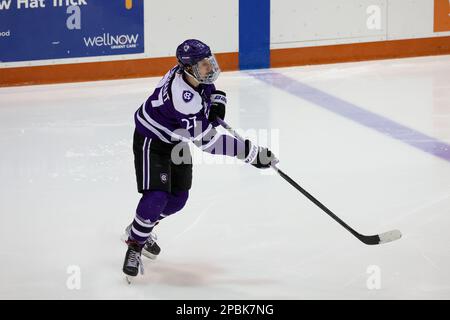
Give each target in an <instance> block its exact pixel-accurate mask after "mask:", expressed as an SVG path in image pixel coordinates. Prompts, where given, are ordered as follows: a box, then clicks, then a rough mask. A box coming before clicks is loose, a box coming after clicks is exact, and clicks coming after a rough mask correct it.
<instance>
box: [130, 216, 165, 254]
mask: <svg viewBox="0 0 450 320" xmlns="http://www.w3.org/2000/svg"><path fill="white" fill-rule="evenodd" d="M130 232H131V224H130V225H129V226H128V227H127V228H126V229H125V239H128V237H129V236H130ZM125 239H123V240H125ZM156 240H158V239H157V237H156V234H155V233H154V232H152V233H150V237H149V238H148V240H147V242H146V243H145V245H144V248H143V249H142V254H143V255H144V256H145V257H147V258H149V259H153V260H154V259H156V257H157V256H158V255H159V253H160V252H161V248H160V247H159V246H158V244H157V243H156Z"/></svg>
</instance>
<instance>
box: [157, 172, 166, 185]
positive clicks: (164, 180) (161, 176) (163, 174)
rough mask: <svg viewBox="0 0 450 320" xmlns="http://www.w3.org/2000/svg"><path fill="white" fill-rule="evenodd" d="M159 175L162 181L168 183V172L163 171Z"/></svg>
mask: <svg viewBox="0 0 450 320" xmlns="http://www.w3.org/2000/svg"><path fill="white" fill-rule="evenodd" d="M159 177H160V178H161V182H162V183H167V173H161V174H160V175H159Z"/></svg>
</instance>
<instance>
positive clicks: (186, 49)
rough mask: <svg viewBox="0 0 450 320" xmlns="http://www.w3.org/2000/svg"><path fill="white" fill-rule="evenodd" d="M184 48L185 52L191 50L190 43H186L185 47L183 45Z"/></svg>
mask: <svg viewBox="0 0 450 320" xmlns="http://www.w3.org/2000/svg"><path fill="white" fill-rule="evenodd" d="M183 49H184V51H185V52H187V51H188V50H189V45H188V44H185V45H184V47H183Z"/></svg>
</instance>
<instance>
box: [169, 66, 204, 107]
mask: <svg viewBox="0 0 450 320" xmlns="http://www.w3.org/2000/svg"><path fill="white" fill-rule="evenodd" d="M171 91H172V99H173V101H172V102H173V107H174V108H175V110H177V111H178V112H180V113H182V114H196V113H198V112H199V111H200V110H201V109H202V108H203V101H202V97H201V96H200V94H199V93H198V92H197V91H194V89H192V88H191V87H190V86H189V85H188V84H187V83H185V82H184V80H183V78H182V77H181V75H180V74H176V75H175V77H174V79H173V82H172V87H171Z"/></svg>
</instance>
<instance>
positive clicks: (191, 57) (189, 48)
mask: <svg viewBox="0 0 450 320" xmlns="http://www.w3.org/2000/svg"><path fill="white" fill-rule="evenodd" d="M176 56H177V60H178V63H179V65H180V67H181V68H182V69H183V71H184V72H185V73H187V74H188V75H189V76H192V77H194V78H195V79H196V80H197V81H198V82H200V83H206V84H212V83H213V82H214V81H216V80H217V78H218V77H219V73H220V68H219V64H218V63H217V60H216V58H215V57H214V55H213V54H212V52H211V49H210V48H209V47H208V45H206V44H205V43H203V42H201V41H200V40H196V39H188V40H185V41H184V42H183V43H182V44H180V45H179V46H178V47H177V52H176ZM203 61H206V63H209V64H210V67H211V68H210V71H209V72H208V73H207V74H206V75H202V74H201V73H200V70H199V62H203Z"/></svg>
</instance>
